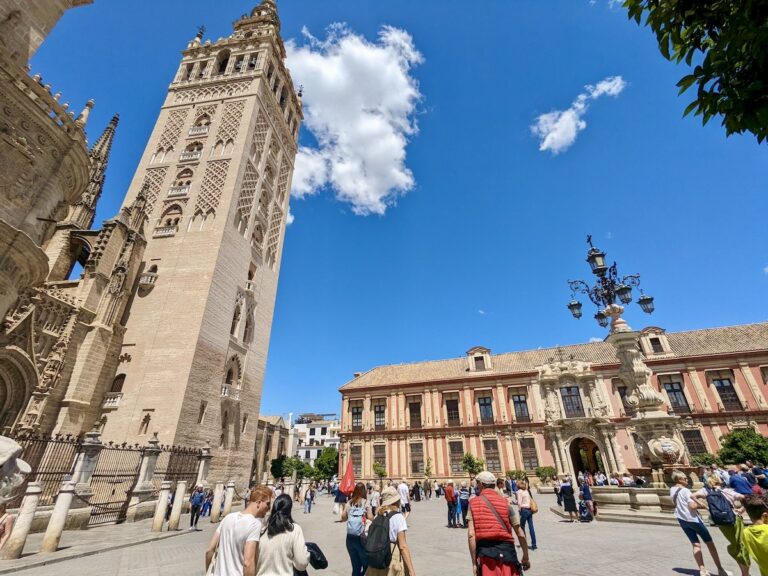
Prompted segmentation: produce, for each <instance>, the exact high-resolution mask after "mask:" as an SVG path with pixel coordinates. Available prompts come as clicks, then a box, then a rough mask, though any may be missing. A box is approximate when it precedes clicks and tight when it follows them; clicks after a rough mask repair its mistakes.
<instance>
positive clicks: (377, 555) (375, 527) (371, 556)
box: [365, 512, 399, 569]
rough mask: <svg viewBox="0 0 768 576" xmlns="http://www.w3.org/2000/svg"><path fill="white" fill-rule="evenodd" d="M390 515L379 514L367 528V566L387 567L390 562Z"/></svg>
mask: <svg viewBox="0 0 768 576" xmlns="http://www.w3.org/2000/svg"><path fill="white" fill-rule="evenodd" d="M394 514H399V512H394ZM390 516H393V513H388V514H379V515H378V516H376V518H374V519H373V522H371V527H370V528H369V529H368V540H366V542H365V551H366V553H367V554H368V566H371V567H373V568H381V569H383V568H388V567H389V563H390V562H392V546H390V542H389V518H390Z"/></svg>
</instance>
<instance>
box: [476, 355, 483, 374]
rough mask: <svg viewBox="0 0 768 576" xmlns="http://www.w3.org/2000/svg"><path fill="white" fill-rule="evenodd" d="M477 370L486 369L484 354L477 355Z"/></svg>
mask: <svg viewBox="0 0 768 576" xmlns="http://www.w3.org/2000/svg"><path fill="white" fill-rule="evenodd" d="M475 370H477V371H478V372H481V371H483V370H485V358H484V357H483V356H475Z"/></svg>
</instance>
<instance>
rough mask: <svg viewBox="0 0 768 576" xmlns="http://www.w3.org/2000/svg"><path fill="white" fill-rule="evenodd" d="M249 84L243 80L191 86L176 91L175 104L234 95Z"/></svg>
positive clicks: (246, 88)
mask: <svg viewBox="0 0 768 576" xmlns="http://www.w3.org/2000/svg"><path fill="white" fill-rule="evenodd" d="M250 85H251V81H250V80H245V81H244V82H233V83H230V84H217V85H215V86H205V87H203V88H192V89H190V90H179V91H177V92H176V99H175V100H174V103H175V104H183V103H185V102H195V101H196V100H201V99H214V98H226V97H227V96H234V95H235V94H241V93H242V92H245V91H246V90H248V87H249V86H250Z"/></svg>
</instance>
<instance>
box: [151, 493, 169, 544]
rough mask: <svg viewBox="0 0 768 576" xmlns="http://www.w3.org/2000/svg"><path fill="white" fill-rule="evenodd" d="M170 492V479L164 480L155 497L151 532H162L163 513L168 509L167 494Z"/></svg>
mask: <svg viewBox="0 0 768 576" xmlns="http://www.w3.org/2000/svg"><path fill="white" fill-rule="evenodd" d="M170 493H171V481H170V480H164V481H163V483H162V485H161V486H160V495H159V496H158V497H157V506H155V515H154V517H153V518H152V532H162V530H163V522H164V521H165V513H166V512H167V511H168V495H169V494H170Z"/></svg>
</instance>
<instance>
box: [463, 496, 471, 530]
mask: <svg viewBox="0 0 768 576" xmlns="http://www.w3.org/2000/svg"><path fill="white" fill-rule="evenodd" d="M467 512H469V500H464V501H463V502H461V521H462V523H463V524H464V528H466V527H467Z"/></svg>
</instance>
